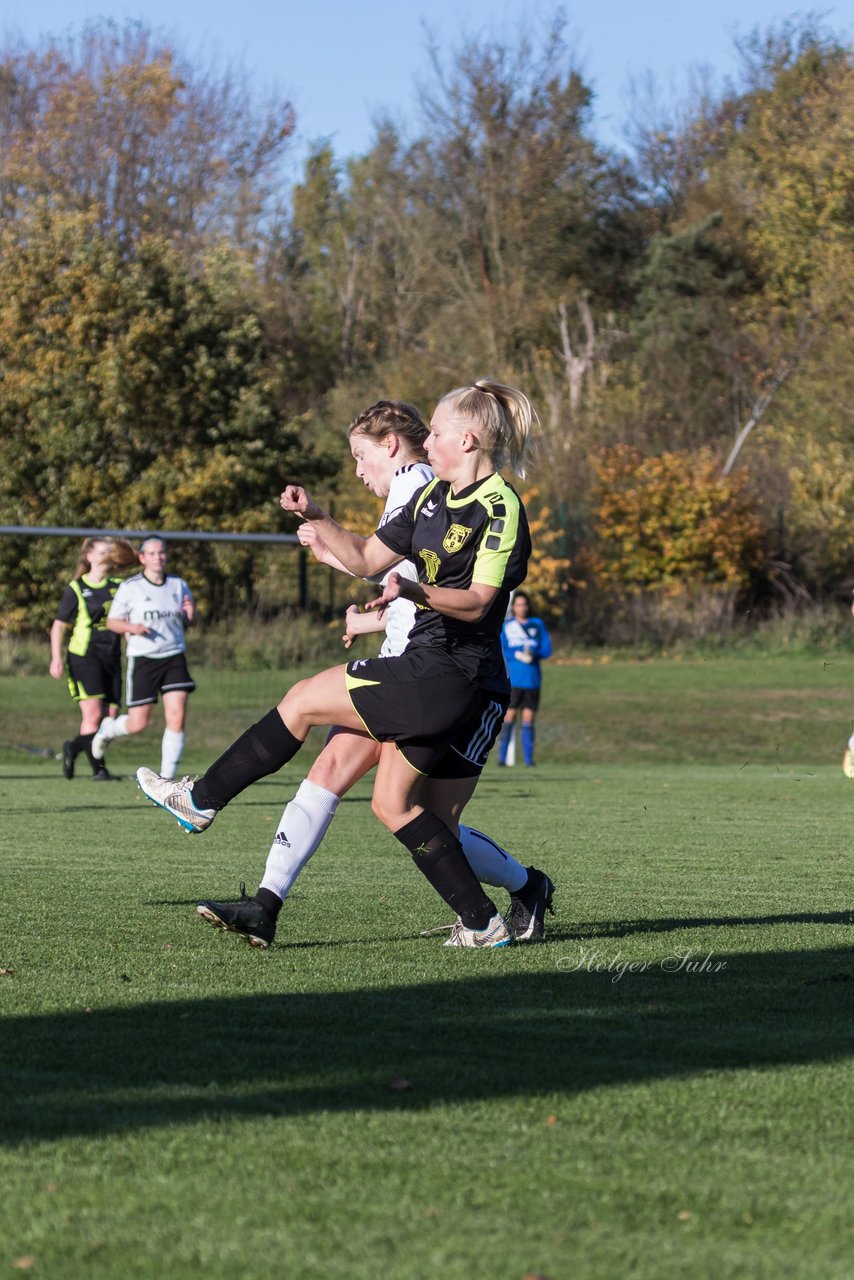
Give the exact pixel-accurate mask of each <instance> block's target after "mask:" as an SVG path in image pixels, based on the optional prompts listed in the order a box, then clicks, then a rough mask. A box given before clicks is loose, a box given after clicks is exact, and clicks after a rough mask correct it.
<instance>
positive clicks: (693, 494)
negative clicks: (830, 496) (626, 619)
mask: <svg viewBox="0 0 854 1280" xmlns="http://www.w3.org/2000/svg"><path fill="white" fill-rule="evenodd" d="M593 471H594V481H593V489H592V494H591V497H592V504H591V506H592V510H591V517H592V518H591V525H592V529H591V537H590V541H589V544H588V546H587V547H586V548H585V549H584V550H583V551H582V553H581V554H580V555H579V557H578V559H577V561H576V564H575V570H576V577H579V578H581V579H583V580H584V581H585V583H586V585H587V586H588V587H589V588H594V589H595V588H599V589H601V590H606V591H611V590H619V591H620V592H623V593H626V594H629V595H636V594H638V593H640V592H643V591H646V590H648V589H650V588H657V589H661V590H663V591H664V593H665V594H666V595H670V596H678V595H681V594H683V593H684V592H686V591H690V590H691V589H693V588H696V587H698V586H701V585H703V586H705V585H713V586H719V587H722V588H728V589H731V588H734V587H735V588H743V587H746V586H747V585H748V584H749V582H750V580H751V577H752V576H753V574H754V573H755V572H756V570H757V569H758V568H759V567H760V565H761V564H762V561H763V540H762V526H761V521H760V518H759V516H758V515H757V513H756V511H755V510H754V508H753V506H752V504H751V501H750V497H749V495H748V493H747V490H746V487H745V482H744V481H743V480H742V479H741V478H740V477H736V476H728V477H723V476H721V474H720V463H719V461H718V459H717V458H716V456H715V455H714V454H713V453H712V451H711V450H706V449H701V450H699V451H696V452H690V451H687V450H679V451H674V452H669V453H662V454H659V455H658V456H656V457H644V456H643V455H642V454H641V453H640V452H639V451H638V450H637V449H634V448H632V447H631V446H629V445H625V444H618V445H614V446H613V447H612V448H610V449H605V450H603V451H602V452H601V453H600V454H599V456H598V458H597V459H596V460H595V461H594V466H593Z"/></svg>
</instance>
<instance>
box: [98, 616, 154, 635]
mask: <svg viewBox="0 0 854 1280" xmlns="http://www.w3.org/2000/svg"><path fill="white" fill-rule="evenodd" d="M107 630H108V631H115V632H116V634H117V635H120V636H150V635H151V628H150V627H147V626H146V625H145V623H144V622H129V621H128V619H127V618H107Z"/></svg>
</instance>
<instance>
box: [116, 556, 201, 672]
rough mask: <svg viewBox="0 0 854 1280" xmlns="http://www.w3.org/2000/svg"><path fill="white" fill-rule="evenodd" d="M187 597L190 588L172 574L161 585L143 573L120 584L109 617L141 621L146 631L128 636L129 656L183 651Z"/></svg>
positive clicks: (163, 656) (152, 656) (163, 655)
mask: <svg viewBox="0 0 854 1280" xmlns="http://www.w3.org/2000/svg"><path fill="white" fill-rule="evenodd" d="M187 598H189V599H190V600H192V598H193V593H192V592H191V591H190V588H189V587H188V586H187V584H186V582H185V581H184V579H183V578H175V577H172V576H171V574H170V575H167V577H166V579H165V581H164V582H163V583H162V584H161V585H160V586H158V585H157V583H155V582H150V581H149V580H148V578H146V576H145V574H144V573H137V574H135V575H134V576H133V577H132V578H127V579H126V580H125V581H124V582H123V583H122V585H121V586H120V587H119V589H118V591H117V592H116V594H115V597H114V599H113V603H112V605H111V606H110V614H109V616H110V617H111V618H117V619H119V621H121V622H141V623H142V624H143V626H144V627H147V628H148V631H149V634H148V635H142V636H132V635H129V636H128V638H127V654H128V657H129V658H171V657H173V656H174V655H175V654H176V653H183V652H184V649H185V647H186V646H185V643H184V627H185V625H186V621H187V619H186V615H185V613H184V608H183V606H184V601H185V600H186V599H187Z"/></svg>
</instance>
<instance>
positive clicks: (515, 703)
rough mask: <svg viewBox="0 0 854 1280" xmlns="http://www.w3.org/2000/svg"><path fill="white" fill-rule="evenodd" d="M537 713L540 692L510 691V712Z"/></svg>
mask: <svg viewBox="0 0 854 1280" xmlns="http://www.w3.org/2000/svg"><path fill="white" fill-rule="evenodd" d="M520 708H521V710H523V711H539V709H540V690H539V689H538V688H537V689H518V688H516V689H511V690H510V710H511V711H518V710H519V709H520Z"/></svg>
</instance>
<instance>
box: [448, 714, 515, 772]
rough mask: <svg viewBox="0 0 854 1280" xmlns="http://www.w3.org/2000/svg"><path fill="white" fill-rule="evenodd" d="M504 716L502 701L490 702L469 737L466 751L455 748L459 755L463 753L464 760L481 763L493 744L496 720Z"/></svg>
mask: <svg viewBox="0 0 854 1280" xmlns="http://www.w3.org/2000/svg"><path fill="white" fill-rule="evenodd" d="M503 718H504V710H503V708H502V706H501V703H500V702H490V704H489V706H488V707H487V709H486V710H485V711H484V713H483V715H482V716H481V718H480V724H479V725H478V727H477V729H476V730H475V731H474V733H473V734H472V736H471V738H470V739H469V741H468V743H467V745H466V749H465V751H460V750H459V749H458V748H456V747H455V748H454V750H455V751H456V752H457V755H461V756H462V757H463V759H464V760H470V761H471V763H472V764H481V762H482V757H483V756H484V754H485V753H486V752H487V751H488V750H489V747H490V745H491V742H492V737H493V734H494V733H495V722H496V720H503Z"/></svg>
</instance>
